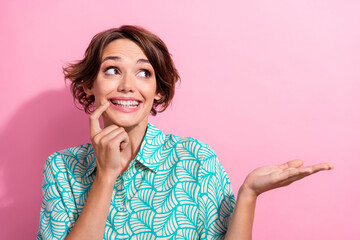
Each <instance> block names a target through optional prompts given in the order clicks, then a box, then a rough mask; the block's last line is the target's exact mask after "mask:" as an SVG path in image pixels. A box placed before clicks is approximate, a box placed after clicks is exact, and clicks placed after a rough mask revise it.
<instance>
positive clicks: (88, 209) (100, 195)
mask: <svg viewBox="0 0 360 240" xmlns="http://www.w3.org/2000/svg"><path fill="white" fill-rule="evenodd" d="M108 107H109V103H108V102H107V103H106V104H104V105H101V106H100V107H98V108H97V109H96V110H95V111H94V112H93V114H92V115H91V116H90V137H91V141H92V145H93V148H94V152H95V158H96V166H97V170H96V177H95V179H94V182H93V184H92V186H91V189H90V192H89V195H88V198H87V200H86V202H85V205H84V208H83V210H82V212H81V214H80V216H79V218H78V219H77V221H76V223H75V225H74V227H73V229H72V230H71V232H70V234H69V235H68V237H67V238H66V239H68V240H69V239H87V240H89V239H102V238H103V236H104V230H105V224H106V218H107V216H108V214H109V208H110V203H111V197H112V191H113V188H114V184H115V181H116V178H117V176H118V175H119V173H121V172H122V171H123V169H124V161H123V159H122V158H123V156H122V155H121V151H122V150H123V148H125V147H126V146H127V144H128V142H129V137H128V135H127V133H126V132H125V130H124V129H123V128H120V127H118V126H115V125H111V126H109V127H106V128H104V129H101V128H100V124H99V117H100V116H101V114H102V113H103V112H104V111H105V110H106V109H107V108H108ZM119 149H120V151H119Z"/></svg>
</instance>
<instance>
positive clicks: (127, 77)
mask: <svg viewBox="0 0 360 240" xmlns="http://www.w3.org/2000/svg"><path fill="white" fill-rule="evenodd" d="M134 86H135V83H134V77H133V76H132V75H131V74H130V73H125V74H124V76H123V77H122V78H121V79H120V82H119V86H118V91H119V92H124V93H127V92H134Z"/></svg>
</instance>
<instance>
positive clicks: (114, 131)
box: [97, 126, 125, 146]
mask: <svg viewBox="0 0 360 240" xmlns="http://www.w3.org/2000/svg"><path fill="white" fill-rule="evenodd" d="M110 129H112V128H109V129H107V130H108V131H107V133H106V134H103V131H104V130H105V129H103V130H102V131H101V133H99V134H98V135H97V137H98V136H100V134H101V140H100V143H101V144H102V145H104V146H105V145H106V144H107V143H108V142H110V141H112V139H114V138H115V137H116V136H117V135H119V134H121V133H123V132H125V130H124V128H121V127H118V126H116V128H114V129H112V130H111V131H110Z"/></svg>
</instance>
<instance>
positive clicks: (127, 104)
mask: <svg viewBox="0 0 360 240" xmlns="http://www.w3.org/2000/svg"><path fill="white" fill-rule="evenodd" d="M109 101H110V102H111V103H112V104H114V105H115V106H117V107H123V108H137V107H138V106H139V105H140V103H141V101H138V100H123V99H121V100H120V99H109Z"/></svg>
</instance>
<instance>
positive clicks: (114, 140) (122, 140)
mask: <svg viewBox="0 0 360 240" xmlns="http://www.w3.org/2000/svg"><path fill="white" fill-rule="evenodd" d="M106 137H107V138H108V142H109V146H111V148H114V149H115V148H117V149H119V150H120V151H122V150H123V149H124V148H125V147H126V146H127V145H128V143H129V136H128V134H127V132H125V131H124V130H123V131H118V130H115V131H113V132H111V133H110V134H108V136H106Z"/></svg>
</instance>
